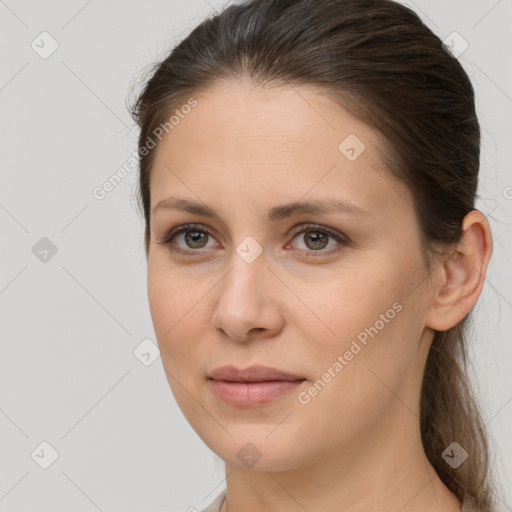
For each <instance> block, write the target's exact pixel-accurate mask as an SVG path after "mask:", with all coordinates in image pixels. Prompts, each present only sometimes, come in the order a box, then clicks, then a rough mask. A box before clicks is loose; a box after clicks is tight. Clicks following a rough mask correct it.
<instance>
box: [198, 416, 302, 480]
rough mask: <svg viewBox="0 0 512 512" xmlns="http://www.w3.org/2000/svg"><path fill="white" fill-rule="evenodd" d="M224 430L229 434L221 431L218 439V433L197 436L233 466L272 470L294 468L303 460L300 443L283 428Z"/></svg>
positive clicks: (256, 427)
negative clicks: (222, 433)
mask: <svg viewBox="0 0 512 512" xmlns="http://www.w3.org/2000/svg"><path fill="white" fill-rule="evenodd" d="M274 428H275V427H274ZM278 428H281V427H278ZM228 430H229V432H230V433H231V434H232V436H233V437H231V436H229V435H228V434H226V433H225V432H224V434H225V435H223V436H222V440H221V439H220V438H219V437H218V436H206V437H204V436H202V435H201V437H202V439H203V441H204V442H205V444H206V445H207V446H208V447H209V448H210V449H211V450H212V451H213V452H214V453H215V454H216V455H218V456H219V457H220V458H221V459H222V460H224V461H225V462H226V463H229V464H231V465H233V466H235V467H237V468H240V469H247V470H249V471H270V472H276V471H289V470H291V469H296V468H297V467H299V466H302V465H304V464H306V463H307V455H308V454H307V452H304V449H303V448H304V443H303V442H299V441H298V440H296V439H295V438H294V437H293V436H290V435H287V432H286V431H285V429H283V430H282V431H281V432H280V433H279V434H278V433H277V432H273V433H271V434H270V436H269V432H271V430H272V429H269V428H268V426H264V427H263V426H257V425H250V426H247V427H245V428H242V427H241V426H239V427H238V428H234V427H232V426H231V427H228Z"/></svg>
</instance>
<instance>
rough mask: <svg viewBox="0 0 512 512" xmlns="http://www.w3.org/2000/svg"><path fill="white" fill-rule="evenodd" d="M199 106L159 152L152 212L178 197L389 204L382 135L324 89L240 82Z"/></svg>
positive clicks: (206, 94)
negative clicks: (332, 197)
mask: <svg viewBox="0 0 512 512" xmlns="http://www.w3.org/2000/svg"><path fill="white" fill-rule="evenodd" d="M194 98H195V99H196V101H197V105H196V106H195V107H194V108H193V109H191V111H190V113H189V114H187V115H183V116H181V117H182V118H181V119H180V122H179V123H178V124H177V125H175V126H174V128H173V129H172V130H171V131H170V132H169V133H168V134H167V135H165V136H164V138H163V140H162V141H161V142H160V143H159V145H158V146H157V148H156V149H155V151H156V155H155V160H154V163H153V170H152V177H151V183H150V189H151V205H152V207H154V205H155V204H157V203H158V202H159V201H161V200H162V199H164V198H165V197H167V196H170V195H176V194H175V192H176V190H177V189H179V190H180V191H182V192H186V193H187V195H188V196H189V197H190V196H191V193H192V195H196V196H198V197H199V198H200V199H203V200H205V201H206V198H205V197H204V195H205V194H206V195H208V198H209V199H211V198H214V199H215V198H217V200H218V199H220V198H223V199H225V198H227V197H231V195H235V194H236V195H238V196H239V195H240V194H243V195H245V196H246V198H247V199H249V198H250V199H251V200H254V199H255V198H256V199H259V200H262V199H264V198H269V199H270V198H273V199H274V201H273V202H274V203H275V202H282V200H283V201H284V200H299V199H300V198H301V197H302V196H304V195H305V194H309V192H308V191H311V193H319V194H321V193H323V192H326V191H329V192H331V193H332V192H333V191H334V192H336V191H337V190H339V192H340V194H341V195H343V196H345V197H350V196H352V197H355V198H357V199H358V200H359V201H360V202H361V203H366V205H370V204H372V205H374V206H378V204H379V203H382V202H383V200H384V199H385V195H386V191H385V189H384V187H383V184H384V183H383V180H384V181H385V180H386V179H387V180H388V181H390V180H391V179H392V178H391V176H385V178H384V177H383V175H384V173H386V170H385V169H384V166H383V163H382V161H381V159H380V158H379V150H380V147H381V144H382V139H381V136H380V134H379V133H378V132H377V131H376V130H374V129H372V128H371V127H369V126H368V125H366V124H365V123H364V122H363V121H361V120H360V119H359V118H357V117H355V116H353V115H352V114H350V113H349V112H348V111H347V110H346V109H345V108H343V107H342V106H341V105H338V104H336V103H334V102H333V101H332V99H330V98H329V97H327V96H326V95H325V94H323V93H322V91H320V90H319V89H315V88H313V87H305V86H300V87H298V86H290V85H289V86H281V87H279V88H272V89H268V88H262V87H257V86H253V85H249V84H247V83H240V82H232V83H224V84H221V85H217V86H215V87H214V88H211V89H208V90H206V91H203V92H202V93H201V94H198V95H195V96H194ZM347 151H348V152H347ZM354 155H355V158H354ZM396 186H400V184H397V185H396ZM388 188H389V187H388ZM390 192H392V190H391V191H390ZM403 193H404V194H407V191H403ZM219 194H220V197H219ZM209 202H210V203H211V201H209ZM363 207H364V206H363Z"/></svg>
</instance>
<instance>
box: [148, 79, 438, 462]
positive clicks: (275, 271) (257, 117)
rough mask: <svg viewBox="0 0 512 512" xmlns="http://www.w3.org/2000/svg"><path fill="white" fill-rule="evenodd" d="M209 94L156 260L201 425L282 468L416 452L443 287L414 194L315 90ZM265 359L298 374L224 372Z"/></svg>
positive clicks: (170, 139) (167, 163)
mask: <svg viewBox="0 0 512 512" xmlns="http://www.w3.org/2000/svg"><path fill="white" fill-rule="evenodd" d="M195 98H196V100H197V105H196V106H195V107H194V108H192V109H190V110H191V111H190V113H188V115H182V116H180V120H179V123H177V124H175V125H174V128H173V129H172V130H171V131H169V133H168V135H166V136H165V137H164V138H163V140H162V142H160V143H159V146H158V147H157V148H156V149H155V151H157V152H156V155H155V161H154V167H153V170H152V176H151V185H150V193H151V240H150V247H149V255H148V294H149V304H150V310H151V315H152V320H153V323H154V328H155V333H156V337H157V340H158V344H159V347H160V351H161V358H162V362H163V365H164V368H165V370H166V375H167V378H168V381H169V384H170V386H171V388H172V391H173V393H174V396H175V398H176V400H177V402H178V404H179V406H180V408H181V409H182V411H183V413H184V415H185V416H186V418H187V420H188V421H189V422H190V424H191V425H192V427H193V428H194V429H195V431H196V432H197V433H198V434H199V435H200V436H201V438H202V439H203V440H204V442H205V443H206V444H207V445H208V446H209V447H210V448H211V449H212V450H213V451H214V452H216V453H217V454H218V455H219V456H220V457H221V458H223V459H224V460H226V461H228V462H230V463H231V464H235V465H238V466H240V467H243V466H245V467H248V468H249V467H254V468H255V469H261V470H265V471H266V470H272V471H279V470H285V469H291V468H294V467H298V466H300V465H305V464H312V463H315V462H316V461H319V460H321V459H325V458H326V457H330V456H340V455H343V456H344V457H350V456H351V455H353V456H354V457H356V454H360V453H361V449H362V448H363V447H364V448H365V449H366V450H372V449H373V447H375V450H378V449H379V446H382V443H385V442H387V441H388V440H389V439H390V438H391V437H393V438H396V437H397V436H398V438H400V441H401V442H403V443H406V442H407V440H408V439H409V438H411V436H417V431H416V429H415V428H413V427H414V425H415V424H416V423H415V422H417V417H416V414H417V406H418V400H419V389H420V384H421V378H422V373H423V368H424V361H425V357H426V354H427V351H428V345H429V343H430V341H431V334H432V331H430V329H426V324H427V315H428V308H429V297H430V295H429V294H430V290H429V288H428V286H429V281H428V279H426V278H427V276H428V271H427V269H426V267H425V266H424V263H423V258H422V253H421V249H420V242H419V231H418V225H417V221H416V218H415V215H414V211H413V200H412V197H411V194H410V192H409V190H408V188H407V187H406V186H405V185H404V184H403V183H401V182H398V181H396V180H394V179H392V177H391V176H390V174H388V172H387V171H386V169H385V168H384V166H383V163H382V162H381V160H380V158H379V156H378V147H379V144H380V143H381V138H380V136H379V134H378V133H377V132H376V131H374V130H373V129H371V128H369V127H368V126H367V125H365V124H364V123H362V122H361V121H360V120H358V119H357V118H355V117H353V116H351V115H349V114H348V112H347V111H345V110H344V109H342V108H341V107H339V106H337V105H335V104H334V103H332V102H331V101H330V100H329V99H328V98H327V97H325V96H321V95H320V94H319V92H318V91H315V89H312V88H307V87H287V88H280V89H273V90H266V89H262V88H256V87H254V86H250V85H247V84H235V83H229V84H223V85H218V86H217V87H216V88H214V89H209V90H208V91H207V92H205V93H203V94H201V95H197V96H195ZM187 112H188V109H187ZM171 198H172V200H171ZM164 200H168V201H167V203H161V202H162V201H164ZM177 200H182V201H187V202H196V203H199V206H201V208H203V210H204V211H202V212H201V211H199V210H198V209H196V210H194V209H192V208H189V209H187V208H174V207H172V204H171V203H172V202H174V204H176V203H175V201H177ZM335 202H336V204H337V206H336V204H335ZM302 203H311V204H312V205H313V206H314V207H315V208H318V207H319V206H320V207H322V208H324V207H325V211H320V210H318V211H316V210H315V209H313V208H312V207H311V208H310V209H308V208H306V207H305V206H304V207H300V208H299V205H301V204H302ZM178 204H181V206H183V205H185V203H184V202H182V203H178ZM342 204H345V205H346V207H342V206H341V205H342ZM158 205H160V206H159V207H157V208H156V211H155V212H153V209H154V208H155V207H156V206H158ZM284 205H291V206H290V207H289V208H283V206H284ZM329 205H334V206H333V208H332V209H331V210H330V211H328V209H327V207H328V206H329ZM208 211H210V212H215V213H216V216H212V215H208V214H207V212H208ZM186 224H193V226H189V227H188V228H187V229H188V231H183V232H181V233H178V234H176V235H175V236H174V237H173V238H172V239H171V240H170V241H169V243H168V244H167V245H166V244H163V243H159V242H163V241H165V240H166V239H168V238H169V237H168V235H169V232H170V231H171V230H172V229H174V228H179V227H180V226H181V227H183V226H185V225H186ZM309 224H314V225H313V226H309ZM208 233H210V234H208ZM253 365H261V366H265V367H271V368H274V369H278V370H281V371H283V372H287V373H288V374H292V375H293V376H294V378H295V380H294V382H290V381H288V382H286V381H283V380H281V381H280V382H277V383H276V382H274V383H268V382H267V384H262V383H260V384H255V383H252V384H247V383H245V384H243V383H238V384H233V383H232V382H231V383H226V382H222V380H223V379H222V378H221V377H219V379H217V380H212V379H210V378H209V376H211V374H212V372H213V371H214V370H216V369H218V368H220V367H223V366H233V367H235V368H238V369H246V368H248V367H250V366H253ZM225 378H227V377H225ZM262 378H263V377H260V380H261V379H262ZM242 380H243V379H242ZM271 380H274V377H271ZM374 453H376V452H374Z"/></svg>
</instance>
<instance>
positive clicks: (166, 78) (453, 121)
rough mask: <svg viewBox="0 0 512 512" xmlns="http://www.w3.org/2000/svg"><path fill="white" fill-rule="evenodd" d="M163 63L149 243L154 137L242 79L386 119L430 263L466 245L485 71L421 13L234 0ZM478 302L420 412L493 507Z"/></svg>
mask: <svg viewBox="0 0 512 512" xmlns="http://www.w3.org/2000/svg"><path fill="white" fill-rule="evenodd" d="M150 75H151V76H150V78H148V80H147V83H146V84H145V86H144V88H143V90H142V92H141V93H140V95H139V96H138V98H137V99H136V101H135V102H134V104H133V106H132V107H131V115H132V117H133V119H134V120H135V121H136V123H137V124H138V126H139V128H140V136H139V141H138V147H139V164H140V176H139V183H138V187H139V188H138V204H139V206H140V208H141V210H142V213H143V215H144V218H145V223H146V224H145V226H146V229H145V251H146V257H148V252H149V242H150V189H149V183H150V177H151V168H152V162H153V159H154V151H150V152H148V151H147V150H146V151H144V148H145V147H146V146H147V144H148V142H149V141H150V140H151V141H152V140H153V139H152V135H154V134H155V133H159V131H158V128H159V127H162V126H164V127H165V131H166V132H168V129H167V127H168V126H169V123H168V119H169V116H170V115H172V112H174V110H175V109H177V108H180V107H181V106H183V105H185V104H187V102H189V101H190V98H191V96H192V95H193V94H199V93H200V92H202V91H207V90H208V89H210V88H212V87H213V86H214V85H218V84H221V85H222V84H223V83H228V82H229V81H234V80H244V81H246V82H248V83H250V84H251V85H255V86H262V87H264V86H275V87H278V86H293V85H306V86H313V87H315V88H316V89H317V90H318V91H319V92H320V93H323V94H326V95H328V96H329V97H330V98H332V99H333V101H335V102H337V103H338V104H339V105H341V106H342V107H344V108H345V109H347V110H348V111H349V112H351V113H352V114H353V115H355V116H357V117H358V118H360V119H361V120H363V121H364V122H365V123H367V124H368V125H369V126H371V127H373V128H375V129H377V130H378V131H379V132H380V134H381V135H382V140H383V147H382V148H381V149H383V151H381V157H382V159H383V161H384V163H385V165H386V168H387V170H388V171H389V173H390V176H392V177H394V178H396V179H398V180H401V181H402V182H404V183H405V184H406V185H408V187H409V189H410V191H411V193H412V196H413V199H414V205H413V206H414V211H415V214H416V216H417V219H418V224H419V231H420V237H421V246H422V247H421V248H422V250H423V251H422V252H423V254H424V258H425V262H426V265H427V267H428V270H429V272H431V271H432V269H433V266H434V258H433V255H434V253H435V252H436V246H438V245H439V246H441V247H443V248H453V246H454V244H456V243H457V241H458V240H459V238H460V235H461V233H462V220H463V218H464V217H465V215H466V214H467V213H469V212H470V211H471V210H474V209H475V208H474V204H475V197H477V196H476V189H477V184H478V170H479V165H480V163H479V159H480V126H479V122H478V119H477V116H476V113H475V99H474V90H473V87H472V84H471V82H470V80H469V78H468V76H467V74H466V72H465V71H464V69H463V68H462V66H461V64H460V63H459V61H458V60H457V59H456V58H455V57H454V56H453V55H452V54H450V53H449V52H448V51H447V50H446V48H445V47H444V45H443V43H442V41H441V40H440V39H439V38H438V37H437V36H436V35H435V34H434V33H433V32H432V31H431V30H430V29H429V28H428V27H427V26H426V25H425V24H424V23H423V22H422V21H421V19H420V18H419V17H418V15H417V14H416V13H415V12H414V11H412V10H411V9H409V8H407V7H406V6H404V5H401V4H399V3H396V2H394V1H392V0H246V1H243V2H239V3H237V4H232V5H230V6H228V7H226V8H225V9H224V10H223V11H222V12H220V13H216V14H215V15H212V16H210V17H208V18H206V19H205V20H204V21H203V22H202V23H200V24H199V25H198V26H197V27H195V28H194V29H193V30H192V31H191V32H190V34H189V35H188V36H187V37H186V38H184V39H183V40H182V41H181V42H179V43H177V44H175V45H174V47H173V48H172V50H171V51H170V53H169V54H168V55H167V56H166V58H165V60H163V61H162V62H158V63H156V64H154V65H153V67H152V68H151V70H150ZM166 123H167V124H166ZM155 130H156V131H155ZM160 132H162V130H161V129H160ZM159 139H160V137H159ZM154 145H155V143H154V141H153V146H154ZM429 275H430V274H429ZM470 314H471V312H469V313H468V315H466V317H465V318H464V319H463V320H462V321H461V322H459V323H458V324H457V325H455V326H454V327H452V328H451V329H449V330H447V331H434V338H433V341H432V346H431V348H430V351H429V354H428V357H427V361H426V365H425V372H424V377H423V382H422V388H421V395H420V404H419V412H420V416H419V420H420V429H421V438H422V442H423V447H424V450H425V453H426V456H427V458H428V460H429V462H430V463H431V464H432V466H433V467H434V469H435V471H436V472H437V474H438V475H439V477H440V479H441V480H442V481H443V482H444V484H445V485H446V486H447V487H448V489H450V491H452V492H453V493H454V494H455V495H456V496H457V497H458V498H459V499H460V500H461V501H463V500H465V499H466V500H469V501H474V502H475V504H476V505H477V506H478V507H479V508H480V510H482V511H483V512H488V511H489V510H491V506H492V503H493V501H492V500H493V496H494V493H495V489H494V487H493V483H492V479H491V466H490V460H489V445H488V439H487V433H486V430H485V424H484V423H483V420H482V416H481V413H480V410H479V404H478V402H477V399H476V395H474V393H473V390H472V385H471V380H470V375H469V373H468V367H467V353H466V351H467V347H466V337H467V333H468V328H469V322H470V320H472V317H471V316H470ZM454 441H456V442H457V443H459V445H461V446H462V447H463V448H464V449H465V450H466V451H467V452H468V454H469V457H468V459H467V460H466V461H465V462H464V463H463V464H462V465H460V466H459V467H457V468H452V467H451V466H450V465H449V464H448V463H447V462H446V461H445V460H444V459H443V457H442V454H443V451H444V450H445V449H446V448H447V447H448V446H449V445H450V444H451V443H452V442H454Z"/></svg>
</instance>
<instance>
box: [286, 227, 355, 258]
mask: <svg viewBox="0 0 512 512" xmlns="http://www.w3.org/2000/svg"><path fill="white" fill-rule="evenodd" d="M302 228H303V229H302V230H301V231H299V232H296V233H295V235H294V240H295V239H297V240H298V241H299V242H302V243H303V247H300V244H298V245H299V247H298V248H299V249H303V250H304V251H305V252H306V255H308V256H317V255H318V256H325V255H328V254H332V253H333V252H337V251H339V250H341V249H343V248H344V247H345V246H347V245H348V243H349V241H348V239H347V238H346V237H344V236H343V235H339V234H338V233H335V232H333V231H331V230H330V229H328V228H325V227H323V226H317V225H316V224H310V225H307V226H305V229H304V226H302ZM329 240H332V241H333V243H331V246H330V247H328V246H329ZM327 247H328V248H327ZM326 248H327V249H326ZM325 249H326V250H325ZM315 253H318V254H315Z"/></svg>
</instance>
